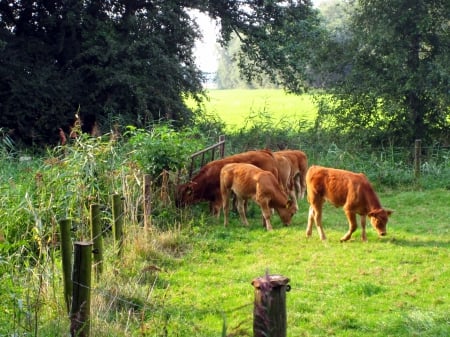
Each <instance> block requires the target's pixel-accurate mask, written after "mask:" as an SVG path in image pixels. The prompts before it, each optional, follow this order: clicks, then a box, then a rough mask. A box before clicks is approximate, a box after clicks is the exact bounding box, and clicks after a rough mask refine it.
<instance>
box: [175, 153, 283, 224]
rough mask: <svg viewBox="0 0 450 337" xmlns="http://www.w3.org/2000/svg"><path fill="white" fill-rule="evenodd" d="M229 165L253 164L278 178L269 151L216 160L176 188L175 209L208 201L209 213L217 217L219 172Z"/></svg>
mask: <svg viewBox="0 0 450 337" xmlns="http://www.w3.org/2000/svg"><path fill="white" fill-rule="evenodd" d="M229 163H249V164H253V165H255V166H257V167H260V168H262V169H263V170H266V171H270V172H272V173H273V174H274V175H275V176H276V177H277V178H278V169H277V162H276V160H275V158H274V156H273V154H272V152H271V151H269V150H255V151H247V152H242V153H238V154H235V155H232V156H228V157H225V158H223V159H217V160H214V161H212V162H209V163H208V164H206V165H205V166H203V167H202V168H201V169H200V171H199V172H198V173H197V174H196V175H195V176H194V177H193V178H192V180H191V181H190V182H188V183H186V184H182V185H179V186H178V188H177V193H176V199H175V204H176V205H177V207H181V206H186V205H190V204H194V203H197V202H200V201H209V203H210V211H211V212H212V213H213V214H214V215H216V216H217V217H219V216H220V209H221V207H222V197H221V194H220V170H221V169H222V167H224V166H225V165H226V164H229Z"/></svg>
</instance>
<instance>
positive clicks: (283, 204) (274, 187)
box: [220, 163, 297, 230]
mask: <svg viewBox="0 0 450 337" xmlns="http://www.w3.org/2000/svg"><path fill="white" fill-rule="evenodd" d="M220 191H221V193H222V202H223V214H224V225H225V226H227V224H228V213H229V208H230V196H231V192H234V194H235V195H236V199H237V208H238V211H239V215H240V217H241V221H242V222H243V223H244V224H245V225H246V226H248V221H247V217H246V216H245V202H246V201H247V200H248V199H253V200H254V201H255V202H256V203H257V204H258V205H259V207H260V208H261V211H262V215H263V218H264V225H265V227H266V229H267V230H272V224H271V223H270V216H271V215H272V210H271V209H272V208H273V209H275V210H276V211H277V213H278V215H279V216H280V218H281V220H282V221H283V223H284V224H286V225H289V224H290V223H291V219H292V217H293V215H294V214H295V212H296V211H297V209H296V205H294V203H293V202H292V201H291V200H289V199H288V196H287V194H286V193H285V192H284V191H283V190H282V188H281V186H280V184H279V182H278V179H277V178H276V177H275V176H274V175H273V174H272V173H271V172H268V171H264V170H262V169H260V168H259V167H256V166H255V165H251V164H245V163H233V164H227V165H225V166H224V167H223V168H222V171H221V173H220Z"/></svg>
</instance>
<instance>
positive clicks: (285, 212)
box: [276, 200, 297, 225]
mask: <svg viewBox="0 0 450 337" xmlns="http://www.w3.org/2000/svg"><path fill="white" fill-rule="evenodd" d="M276 210H277V213H278V215H279V216H280V219H281V221H283V223H284V224H285V225H289V224H290V223H291V220H292V217H293V216H294V214H295V213H296V212H297V205H296V203H295V202H293V201H292V200H288V202H287V203H286V205H285V207H279V208H276Z"/></svg>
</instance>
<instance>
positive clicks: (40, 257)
mask: <svg viewBox="0 0 450 337" xmlns="http://www.w3.org/2000/svg"><path fill="white" fill-rule="evenodd" d="M259 118H263V117H261V116H260V117H259ZM223 132H224V130H223V125H222V124H221V123H220V122H217V121H214V120H213V121H211V120H208V121H203V122H202V121H200V122H199V124H198V126H197V128H196V129H195V130H185V131H180V132H175V131H174V130H173V129H172V128H171V127H170V125H160V126H155V127H154V128H153V129H152V131H151V132H146V131H144V130H136V129H134V128H128V129H127V131H126V132H124V134H123V136H122V137H121V138H119V139H113V138H112V137H109V135H106V136H104V137H100V138H89V137H85V136H82V137H80V138H78V139H76V140H74V141H73V142H72V143H70V144H67V145H64V146H60V147H56V148H54V149H49V150H48V151H47V152H46V153H45V154H42V153H41V154H39V155H36V154H29V153H28V154H25V153H21V152H20V151H19V150H18V149H15V148H14V144H12V143H11V142H10V141H9V140H8V141H6V138H5V139H4V142H3V144H2V145H0V157H1V164H0V189H1V194H0V223H1V227H0V275H1V276H0V284H1V286H0V302H1V303H2V308H1V312H0V336H6V335H14V336H31V335H33V336H50V335H55V336H56V335H61V334H63V332H66V331H68V324H69V322H68V319H67V313H66V312H65V304H64V302H63V297H62V290H61V289H62V284H61V282H62V281H61V270H60V252H59V246H58V242H59V241H58V232H59V229H58V223H59V221H60V220H61V219H65V218H70V219H71V220H72V221H73V223H74V228H73V239H74V240H89V239H90V229H89V228H88V223H89V220H88V217H89V204H91V203H94V202H95V203H99V204H101V205H102V221H103V223H104V235H105V240H106V242H107V243H111V241H112V238H111V235H110V229H109V225H110V224H111V221H112V218H111V217H112V215H111V213H112V211H111V207H110V206H109V205H110V203H111V195H112V194H114V193H119V194H121V195H122V196H123V199H124V205H125V214H126V224H127V226H128V228H129V229H128V230H127V239H126V240H127V241H126V245H125V247H126V248H125V250H126V253H125V254H124V256H123V258H122V259H121V260H120V263H117V262H115V260H116V259H117V258H116V257H115V256H113V253H112V251H110V252H108V255H107V256H106V257H105V259H106V261H107V264H109V265H111V266H112V267H111V268H108V271H107V274H106V276H105V277H104V278H103V279H102V280H100V281H98V283H97V284H96V285H95V299H94V306H95V315H94V316H93V318H92V324H94V325H96V326H97V328H96V329H94V331H95V333H94V335H95V336H111V335H114V336H128V335H136V336H138V335H142V336H147V335H148V336H188V335H189V333H188V332H186V334H183V333H182V331H183V330H186V326H191V325H194V326H191V328H192V331H198V336H207V335H209V334H204V335H203V334H202V331H211V330H212V331H213V332H215V334H214V333H213V332H211V335H217V336H218V335H220V334H221V333H222V335H223V336H225V335H226V334H227V324H226V322H227V314H226V313H225V314H224V313H221V312H220V310H219V309H217V310H218V312H216V311H214V309H212V308H210V309H211V311H208V310H206V308H208V306H207V305H206V304H205V303H203V304H202V305H200V306H201V307H203V308H204V310H206V311H205V312H198V313H196V312H195V310H194V311H191V310H190V309H189V308H187V307H186V308H184V306H185V305H192V306H193V307H196V306H195V303H196V300H195V299H192V302H191V300H186V301H187V302H186V303H187V304H185V303H183V302H182V298H183V297H184V296H193V295H192V294H193V293H194V292H195V290H192V289H190V288H191V287H194V288H195V287H196V285H195V284H185V285H184V286H181V285H180V284H177V282H183V280H185V281H186V280H190V281H192V282H199V281H198V280H197V279H196V278H193V279H191V278H190V277H187V276H186V275H184V276H180V277H179V279H178V281H177V280H176V279H174V278H171V277H169V276H167V277H160V276H158V275H159V273H163V272H165V273H170V274H171V275H175V274H177V273H178V274H181V275H183V273H185V272H186V271H184V266H185V265H186V264H187V262H186V260H185V258H186V257H189V258H194V259H197V260H196V261H194V265H195V264H197V267H198V270H197V271H193V272H194V273H205V275H203V278H205V279H208V278H210V280H209V281H207V282H208V283H214V282H218V283H220V280H218V279H217V278H216V277H214V273H216V272H217V271H215V270H214V269H208V268H206V267H205V268H202V266H204V265H205V264H208V263H209V262H211V263H212V265H215V263H214V261H211V260H210V259H215V260H219V261H220V263H221V264H223V263H227V262H226V261H224V260H223V259H224V257H223V256H222V255H220V254H221V252H224V251H228V249H227V247H226V245H228V244H230V246H233V247H235V249H236V251H235V252H234V253H233V254H236V256H246V255H247V254H254V250H255V249H256V250H258V249H262V250H264V248H263V247H261V245H263V244H264V243H266V242H267V240H271V239H270V238H269V237H267V235H268V234H267V233H263V234H262V236H263V239H262V241H259V243H255V242H256V241H255V240H258V239H257V237H258V236H260V234H258V233H259V232H258V230H260V228H259V229H252V230H251V231H250V234H249V235H247V231H248V229H245V228H241V227H240V226H239V225H236V224H237V223H238V221H237V219H234V223H232V226H231V227H232V228H230V229H229V230H228V229H226V230H224V229H222V226H221V224H220V220H217V219H213V218H211V217H210V216H209V215H208V214H207V212H206V208H204V207H203V205H196V206H194V207H191V208H188V209H182V210H180V209H176V208H175V207H174V205H173V187H174V185H175V184H176V183H178V182H179V181H182V180H183V179H186V177H185V167H184V166H185V165H186V163H187V160H188V157H189V155H190V154H191V153H193V152H195V151H197V150H199V149H201V148H202V147H205V146H207V145H210V144H211V143H214V142H216V141H217V138H218V136H219V135H220V134H222V133H223ZM413 147H414V144H411V147H410V148H405V147H396V146H395V144H389V143H387V144H379V145H378V146H369V145H368V144H364V142H363V140H359V141H355V140H353V141H351V142H349V141H348V140H347V139H345V137H336V136H335V135H326V134H318V133H317V132H314V131H313V130H312V129H307V128H305V126H304V124H303V123H298V125H297V126H296V125H295V123H294V124H293V123H289V124H280V125H278V128H273V126H272V127H271V124H270V122H267V123H264V118H263V119H262V120H261V123H259V127H251V128H247V129H246V130H245V131H244V130H238V131H236V132H235V133H232V134H230V133H228V134H226V153H227V154H232V153H237V152H241V151H245V150H249V149H255V148H269V149H272V150H278V149H283V148H292V149H301V150H303V151H304V152H305V153H306V154H307V155H308V158H309V163H310V164H316V163H317V164H321V165H325V166H332V167H338V168H345V169H349V170H353V171H357V172H364V173H365V174H366V175H367V176H368V177H369V179H370V180H371V181H372V183H373V184H374V186H375V188H376V190H377V191H379V192H380V193H384V195H385V196H386V199H388V200H391V201H393V195H394V194H396V193H400V194H401V193H408V192H411V191H412V192H414V193H416V192H417V193H418V194H421V195H423V194H426V193H428V192H427V191H430V193H436V192H435V191H436V190H437V191H439V192H438V194H439V193H443V194H444V195H446V196H447V199H448V194H449V193H450V149H449V148H448V147H447V148H446V147H443V146H441V145H440V144H422V154H421V158H420V160H421V165H420V176H416V175H415V173H414V169H413V167H414V165H413V164H414V156H413V153H414V151H413ZM165 172H166V173H165ZM144 173H149V174H151V176H152V178H153V181H154V184H153V187H152V194H153V196H154V197H153V201H152V202H153V203H152V219H151V221H152V225H153V227H152V228H153V230H152V232H151V233H150V234H149V235H148V236H146V235H142V228H141V227H142V222H143V220H142V209H141V205H142V201H143V200H142V177H143V174H144ZM164 175H165V176H166V177H167V178H168V179H167V180H165V179H163V176H164ZM405 198H406V199H407V200H406V202H410V199H408V198H411V196H409V197H405ZM434 198H435V200H439V197H436V196H435V197H434ZM447 199H445V200H447ZM397 206H398V207H400V206H401V205H397ZM429 207H430V212H432V211H431V209H432V207H433V205H429ZM441 207H445V204H443V205H441ZM305 208H306V205H304V204H303V205H302V206H301V210H302V211H303V212H304V210H305ZM424 213H426V211H425V212H424ZM257 214H258V210H256V209H255V208H253V209H251V210H250V214H249V216H250V217H253V218H254V219H255V218H257ZM444 214H447V215H448V210H447V213H444ZM444 216H445V215H444ZM337 217H338V218H339V217H340V216H337ZM444 219H445V218H444ZM447 220H448V219H447ZM339 221H340V223H341V225H340V226H339V228H340V229H338V231H340V230H341V229H343V228H342V227H343V226H345V219H340V220H339ZM410 221H412V220H410ZM439 221H441V222H442V220H439ZM444 221H445V220H444ZM233 224H234V226H233ZM448 225H449V224H448V223H447V224H445V223H444V224H442V225H441V227H440V228H441V229H442V230H443V231H444V233H445V235H447V239H446V240H447V241H445V240H444V243H441V244H439V245H438V247H441V248H443V249H448V245H447V244H448V234H449V233H448ZM208 227H210V228H211V230H208ZM406 228H407V226H405V228H404V230H405V231H406ZM286 230H287V229H283V230H282V231H280V233H282V234H280V235H288V234H286V232H285V231H286ZM332 230H334V229H332ZM436 238H437V234H436V233H434V234H433V235H431V236H430V238H429V239H430V240H436ZM372 239H374V238H372ZM420 239H421V240H422V239H424V238H423V237H421V238H420ZM252 240H254V241H252ZM280 240H281V239H280ZM238 242H243V243H244V245H248V246H247V248H244V247H243V246H241V245H239V244H237V243H238ZM445 242H446V243H445ZM278 244H282V242H279V243H278ZM292 244H295V243H292ZM392 244H395V242H392ZM258 245H259V248H258ZM378 245H379V243H378ZM250 247H252V248H250ZM315 248H317V249H321V248H320V247H319V246H317V247H315ZM335 248H336V247H335ZM336 249H338V248H336ZM429 249H433V248H432V246H430V248H429ZM193 250H200V251H201V252H202V253H201V254H198V253H197V254H195V253H193ZM240 250H242V251H240ZM367 250H370V248H367ZM381 250H382V251H383V250H385V248H382V249H381ZM439 254H441V253H439ZM439 256H440V255H439ZM225 260H226V259H225ZM208 261H209V262H208ZM439 261H440V260H439ZM229 262H230V263H231V264H233V263H234V262H233V260H229ZM244 263H246V262H245V259H244ZM259 267H261V268H262V267H263V266H259ZM236 268H237V269H236V270H234V271H230V272H231V273H233V274H235V275H234V277H235V278H237V279H241V278H243V277H244V276H242V275H239V273H238V270H239V268H241V267H239V266H238V263H237V262H236ZM253 272H254V273H257V272H259V271H257V270H256V268H254V269H250V270H249V271H245V275H246V276H245V277H246V278H248V277H250V275H251V273H253ZM166 275H167V274H166ZM319 277H321V276H319ZM436 277H437V278H439V277H440V276H439V277H438V276H436ZM169 280H170V281H169ZM247 281H248V279H246V281H245V282H247ZM371 282H372V281H371ZM319 283H320V282H319ZM199 286H204V285H203V284H202V285H199ZM172 287H173V288H175V289H178V290H181V291H182V292H183V293H181V294H178V295H173V294H172V295H170V294H169V293H170V290H171V288H172ZM359 287H360V288H359V289H360V290H358V291H359V292H360V293H362V294H365V295H367V296H368V297H370V296H372V294H373V293H378V292H382V291H384V287H381V288H380V287H379V286H376V285H374V284H372V283H370V282H369V283H364V281H362V280H361V281H360V283H359ZM183 289H184V290H183ZM223 291H224V292H227V293H228V292H233V286H231V287H230V288H228V287H226V288H224V289H223ZM237 291H242V290H237ZM317 291H318V290H317ZM336 291H338V292H339V291H342V292H345V291H346V290H345V288H343V289H341V290H336ZM177 296H179V297H178V298H179V299H178V300H177ZM218 296H222V295H220V292H219V295H218ZM224 296H225V295H224ZM246 296H247V295H246ZM442 296H443V295H441V294H439V295H438V299H437V300H438V301H446V300H447V299H443V298H441V297H442ZM223 300H224V301H227V296H225V297H224V298H223ZM198 301H199V303H200V302H202V301H211V297H205V298H199V299H198ZM214 301H215V300H214ZM242 304H247V303H242ZM311 305H312V304H311V303H308V304H307V305H306V308H305V310H308V309H307V308H308V306H311ZM348 305H350V304H348ZM177 306H178V307H177ZM230 306H237V305H235V303H230ZM310 310H311V312H312V311H313V310H312V309H310ZM371 310H372V309H371ZM373 310H375V309H373ZM398 310H400V311H401V308H399V309H398ZM408 312H409V311H408ZM328 314H329V313H328ZM230 315H231V316H232V315H233V314H228V316H230ZM305 315H306V317H307V316H308V315H307V312H305ZM408 315H409V314H408ZM411 315H412V314H411ZM417 315H431V316H426V317H421V319H422V320H423V324H427V322H429V321H433V319H431V318H433V317H434V316H433V314H432V313H431V312H417ZM199 316H201V317H202V318H201V319H199ZM209 316H213V317H214V323H212V322H210V321H209V319H208V317H209ZM217 316H219V317H220V318H219V319H218V320H217ZM224 317H225V318H224ZM326 317H328V319H329V320H330V322H329V324H330V325H329V326H334V325H335V324H338V323H337V321H335V320H341V323H339V324H343V325H344V326H343V327H339V326H338V325H339V324H338V325H336V326H335V328H334V329H337V330H333V329H331V330H329V331H328V333H331V334H336V335H348V336H353V335H354V336H357V335H359V334H358V333H343V332H342V331H357V330H358V329H359V323H358V319H356V318H355V317H354V315H353V314H352V313H349V314H348V315H347V316H346V317H344V318H345V319H344V322H342V317H341V318H337V317H336V318H333V317H329V316H326ZM430 317H431V318H430ZM210 318H211V317H210ZM434 318H435V319H436V320H437V322H438V325H437V326H436V327H433V328H432V329H431V330H430V331H431V332H434V333H436V336H437V335H442V336H443V335H444V333H447V332H448V331H449V330H448V329H447V330H445V327H447V328H448V316H442V314H441V311H440V310H439V311H438V314H437V316H436V317H434ZM211 319H212V318H211ZM399 319H400V317H399ZM404 319H405V320H412V321H413V323H414V324H419V323H418V321H417V320H416V319H415V318H414V316H407V317H405V318H404ZM192 322H197V323H192ZM217 322H219V323H217ZM433 322H434V321H433ZM372 323H373V322H372ZM372 323H370V324H372ZM321 324H322V325H324V327H323V329H319V328H318V329H319V330H318V331H317V332H316V333H311V334H309V333H306V332H305V333H303V335H305V336H308V335H320V334H321V333H324V332H327V329H329V327H328V328H327V326H326V325H327V323H326V322H322V323H321ZM370 324H369V325H370ZM399 324H400V321H399ZM420 324H422V323H420ZM151 325H156V326H158V329H156V328H154V327H151ZM205 325H208V327H207V328H206V327H205ZM307 325H310V323H308V324H307ZM400 325H402V324H400ZM99 327H100V328H99ZM106 327H107V328H106ZM402 327H403V325H402ZM390 328H392V329H394V330H393V331H394V332H393V333H392V335H397V333H398V330H395V328H394V327H390ZM177 329H179V331H178V332H177ZM373 329H375V330H376V328H375V327H373ZM433 329H434V330H433ZM232 330H233V331H234V332H233V333H234V334H233V336H239V335H242V336H245V335H247V334H249V332H248V327H247V328H246V329H244V328H240V327H239V324H238V323H236V324H235V326H234V327H233V329H232ZM168 331H169V332H168ZM192 331H191V336H192ZM229 331H230V329H228V332H229ZM370 331H372V330H370ZM386 331H390V330H386ZM400 331H401V333H399V334H398V335H405V336H406V335H407V331H406V332H405V331H403V330H400ZM417 331H419V332H423V331H428V330H426V329H425V330H423V329H421V328H420V327H418V330H417ZM414 333H415V331H413V335H414ZM427 333H428V332H427ZM424 335H427V334H426V333H425V334H424ZM428 335H429V336H431V335H432V334H428ZM229 336H231V334H230V335H229Z"/></svg>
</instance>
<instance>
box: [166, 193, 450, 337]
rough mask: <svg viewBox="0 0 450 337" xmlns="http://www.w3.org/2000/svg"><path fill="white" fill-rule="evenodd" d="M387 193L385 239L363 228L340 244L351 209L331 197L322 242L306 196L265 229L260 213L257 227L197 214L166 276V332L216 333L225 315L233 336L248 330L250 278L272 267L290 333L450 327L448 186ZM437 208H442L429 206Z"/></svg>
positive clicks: (443, 332)
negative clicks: (188, 242) (284, 222)
mask: <svg viewBox="0 0 450 337" xmlns="http://www.w3.org/2000/svg"><path fill="white" fill-rule="evenodd" d="M380 197H381V199H382V202H383V203H384V204H385V205H386V206H389V207H391V208H392V209H394V210H395V213H394V215H393V217H392V218H391V220H390V222H389V224H388V236H387V237H386V238H383V239H379V238H377V236H376V234H375V231H374V230H373V229H371V228H370V229H369V231H368V232H369V233H368V234H369V242H368V243H362V242H361V241H360V237H359V235H360V232H359V231H357V232H356V233H355V234H354V237H353V240H352V241H351V242H348V243H344V244H342V243H340V242H339V238H340V237H341V235H342V234H343V233H344V232H345V231H346V229H347V224H346V219H345V215H344V213H343V212H342V210H340V209H335V208H333V207H329V206H327V207H326V210H325V215H324V224H325V231H326V233H327V234H328V241H327V242H320V240H319V238H318V235H317V233H316V232H314V234H313V237H312V238H310V239H306V238H305V236H304V230H305V224H306V216H307V205H306V202H305V201H304V200H303V201H302V202H300V211H299V213H298V214H297V215H296V216H295V218H294V223H293V225H292V226H291V227H282V226H281V225H280V223H279V221H278V220H276V222H275V223H277V225H275V230H274V231H273V232H266V231H264V230H263V229H262V227H261V226H260V220H259V217H258V212H255V213H254V214H253V219H252V225H251V227H250V228H243V227H242V226H241V225H240V224H239V223H238V222H237V220H236V222H235V223H234V224H233V225H231V227H230V228H223V227H222V223H221V221H216V220H214V219H210V218H205V223H203V224H202V223H196V224H195V225H194V227H193V231H194V233H196V234H195V235H196V239H195V240H194V242H195V243H194V246H193V247H192V249H191V250H190V251H189V253H188V254H187V255H186V256H185V258H184V259H183V261H181V262H180V264H179V265H177V266H174V267H173V268H170V270H168V271H167V273H164V274H161V275H160V277H161V278H162V279H164V282H165V283H166V284H170V286H169V287H168V289H169V290H168V291H167V292H166V294H165V296H166V305H167V306H168V308H171V310H170V311H171V312H172V314H173V316H171V321H173V322H174V325H173V326H172V327H171V324H169V331H170V332H171V334H169V335H177V336H189V335H191V336H205V337H206V336H211V337H212V336H218V334H219V331H221V328H222V323H223V317H224V316H225V317H226V322H227V326H228V333H229V334H230V336H251V335H252V334H251V324H252V308H253V307H252V300H253V296H254V294H253V287H252V286H251V284H250V283H251V281H252V279H253V278H255V277H258V276H263V275H264V273H265V272H266V270H269V272H270V273H273V274H281V275H284V276H286V277H288V278H289V279H290V285H291V287H292V290H291V291H290V292H289V293H287V315H288V336H291V337H294V336H329V335H333V336H380V337H381V336H405V337H406V336H448V335H449V334H450V298H449V294H450V284H449V282H448V280H449V279H450V264H449V263H448V262H449V248H450V232H449V219H450V209H449V208H448V205H449V204H450V195H449V193H448V191H444V190H435V191H429V192H402V193H390V194H382V195H380ZM432 205H433V206H432ZM430 207H433V208H435V209H439V210H440V211H439V212H434V213H433V215H431V214H430V211H429V210H430ZM275 218H276V216H275ZM223 315H224V316H223ZM175 322H177V323H175ZM181 331H184V332H183V333H181Z"/></svg>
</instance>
